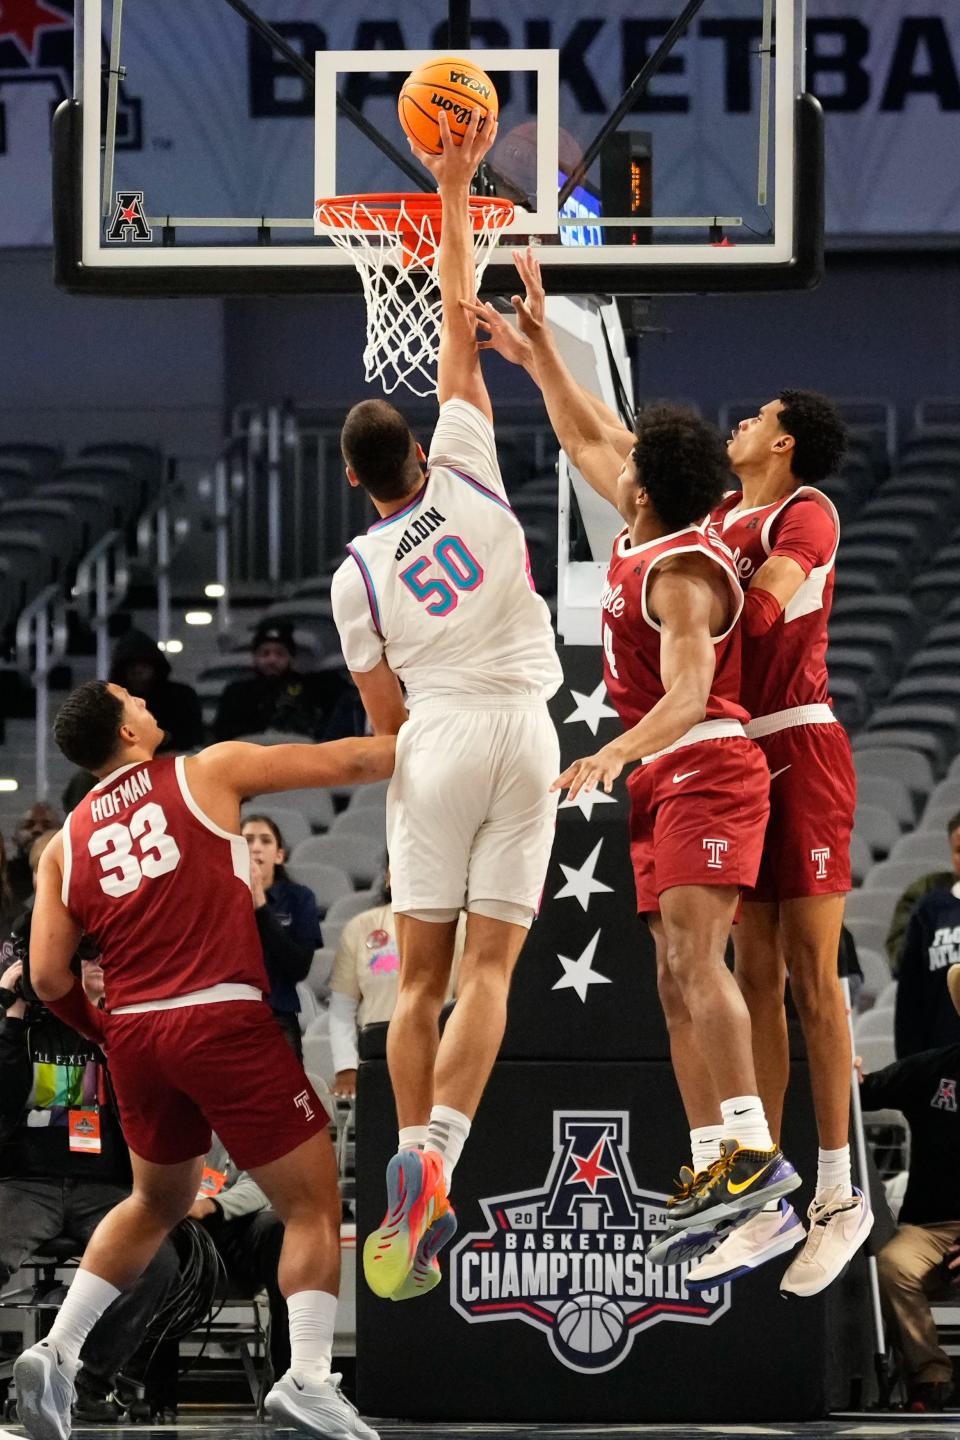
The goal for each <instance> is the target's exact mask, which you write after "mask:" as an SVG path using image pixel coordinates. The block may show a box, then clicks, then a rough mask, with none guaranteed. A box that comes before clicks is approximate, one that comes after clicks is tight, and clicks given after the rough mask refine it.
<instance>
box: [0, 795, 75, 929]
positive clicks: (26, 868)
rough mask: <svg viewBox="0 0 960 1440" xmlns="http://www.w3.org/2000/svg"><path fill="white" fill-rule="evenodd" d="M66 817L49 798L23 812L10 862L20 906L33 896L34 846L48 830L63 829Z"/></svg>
mask: <svg viewBox="0 0 960 1440" xmlns="http://www.w3.org/2000/svg"><path fill="white" fill-rule="evenodd" d="M62 823H63V822H62V820H61V818H60V816H59V814H58V813H57V811H56V810H55V809H54V807H53V806H52V805H50V804H48V803H47V801H46V800H38V801H37V803H36V804H35V805H31V806H30V809H29V810H27V811H25V813H24V814H23V815H22V816H21V818H20V822H19V824H18V825H17V828H16V830H15V831H14V834H13V854H12V856H11V857H10V860H9V861H8V863H7V879H8V880H9V882H10V889H11V890H12V891H13V898H14V901H15V902H16V905H17V908H18V909H19V908H22V906H23V903H24V901H26V900H29V899H31V898H32V896H33V871H32V870H31V869H30V848H31V846H32V845H33V842H34V841H35V840H37V839H38V838H39V837H40V836H41V835H42V834H44V832H45V831H47V830H54V831H56V830H59V829H60V826H61V824H62Z"/></svg>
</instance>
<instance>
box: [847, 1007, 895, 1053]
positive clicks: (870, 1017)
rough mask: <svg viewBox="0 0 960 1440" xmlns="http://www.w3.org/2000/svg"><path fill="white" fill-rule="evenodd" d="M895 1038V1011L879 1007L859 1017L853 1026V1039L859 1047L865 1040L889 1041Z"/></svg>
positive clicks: (866, 1011)
mask: <svg viewBox="0 0 960 1440" xmlns="http://www.w3.org/2000/svg"><path fill="white" fill-rule="evenodd" d="M892 1036H893V1011H892V1010H889V1009H887V1008H886V1007H884V1008H883V1009H881V1008H880V1006H879V1005H874V1007H873V1009H872V1010H865V1011H864V1012H863V1014H862V1015H858V1016H857V1018H856V1020H855V1021H854V1025H853V1038H854V1041H855V1042H856V1044H857V1045H860V1044H861V1043H862V1041H864V1040H874V1039H880V1040H889V1039H891V1038H892Z"/></svg>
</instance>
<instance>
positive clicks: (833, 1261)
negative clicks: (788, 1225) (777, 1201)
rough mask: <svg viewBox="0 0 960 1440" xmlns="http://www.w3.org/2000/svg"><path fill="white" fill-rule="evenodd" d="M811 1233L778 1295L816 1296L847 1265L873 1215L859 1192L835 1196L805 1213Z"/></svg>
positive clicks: (785, 1276)
mask: <svg viewBox="0 0 960 1440" xmlns="http://www.w3.org/2000/svg"><path fill="white" fill-rule="evenodd" d="M807 1215H808V1216H809V1219H810V1233H809V1234H808V1235H807V1239H806V1243H805V1245H804V1247H803V1249H802V1250H801V1251H800V1254H799V1255H798V1256H797V1258H796V1259H795V1260H794V1262H793V1264H792V1265H791V1266H790V1268H789V1270H788V1271H787V1273H786V1275H784V1277H783V1279H782V1280H781V1281H780V1294H781V1295H802V1296H807V1295H819V1294H820V1291H821V1290H826V1288H827V1286H828V1285H831V1284H832V1283H833V1281H834V1280H836V1278H837V1276H838V1275H839V1274H840V1272H841V1271H842V1270H843V1269H844V1268H845V1267H846V1266H847V1265H849V1263H850V1261H851V1260H852V1259H853V1257H854V1255H856V1253H857V1251H858V1250H859V1249H860V1246H861V1245H862V1244H863V1242H864V1240H866V1238H867V1236H868V1235H869V1234H870V1231H871V1230H872V1229H873V1211H872V1210H871V1208H870V1202H869V1200H868V1199H867V1197H866V1196H865V1195H864V1193H863V1191H862V1190H858V1189H857V1188H856V1186H854V1190H853V1194H852V1195H836V1194H834V1192H833V1191H831V1192H830V1198H828V1199H826V1200H824V1201H821V1202H820V1203H819V1204H818V1203H817V1201H816V1200H814V1201H813V1202H812V1204H811V1206H810V1208H809V1210H808V1211H807Z"/></svg>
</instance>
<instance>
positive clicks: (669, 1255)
mask: <svg viewBox="0 0 960 1440" xmlns="http://www.w3.org/2000/svg"><path fill="white" fill-rule="evenodd" d="M711 1170H712V1167H710V1168H708V1169H706V1170H698V1171H697V1172H696V1173H694V1171H693V1170H692V1169H691V1168H690V1166H689V1165H681V1166H680V1174H679V1175H678V1176H677V1178H676V1180H675V1181H674V1189H673V1194H672V1195H671V1196H670V1198H669V1199H668V1201H667V1215H666V1221H667V1228H666V1230H665V1232H664V1233H663V1234H661V1235H658V1236H657V1238H656V1239H655V1240H654V1241H652V1243H651V1244H650V1245H649V1246H648V1248H647V1259H648V1260H649V1261H650V1263H651V1264H652V1265H680V1264H681V1263H682V1262H683V1261H684V1260H695V1259H696V1258H697V1256H699V1255H703V1254H704V1252H705V1251H707V1250H711V1249H712V1248H713V1247H714V1245H716V1244H717V1242H718V1240H719V1238H720V1236H721V1235H722V1234H725V1233H726V1232H727V1231H728V1230H729V1225H727V1224H724V1225H723V1226H721V1227H720V1229H719V1230H718V1228H717V1226H715V1225H712V1224H707V1225H703V1226H699V1227H696V1228H693V1229H690V1230H685V1229H683V1228H682V1227H678V1226H677V1224H676V1218H675V1217H676V1215H677V1212H678V1211H680V1212H681V1213H683V1209H684V1207H686V1205H687V1203H688V1202H689V1200H690V1199H691V1197H692V1196H693V1195H694V1194H695V1193H696V1191H697V1190H698V1189H699V1187H700V1186H701V1185H705V1184H706V1183H707V1181H708V1180H709V1179H710V1174H711Z"/></svg>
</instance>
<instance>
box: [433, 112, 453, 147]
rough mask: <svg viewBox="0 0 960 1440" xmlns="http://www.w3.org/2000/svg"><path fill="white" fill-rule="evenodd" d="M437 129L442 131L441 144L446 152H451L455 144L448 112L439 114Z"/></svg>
mask: <svg viewBox="0 0 960 1440" xmlns="http://www.w3.org/2000/svg"><path fill="white" fill-rule="evenodd" d="M437 129H438V130H439V131H440V144H441V145H442V147H443V149H444V150H449V148H450V147H451V145H452V144H453V137H452V135H451V134H450V120H449V118H448V116H447V112H446V110H440V111H438V112H437Z"/></svg>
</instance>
